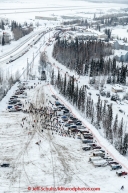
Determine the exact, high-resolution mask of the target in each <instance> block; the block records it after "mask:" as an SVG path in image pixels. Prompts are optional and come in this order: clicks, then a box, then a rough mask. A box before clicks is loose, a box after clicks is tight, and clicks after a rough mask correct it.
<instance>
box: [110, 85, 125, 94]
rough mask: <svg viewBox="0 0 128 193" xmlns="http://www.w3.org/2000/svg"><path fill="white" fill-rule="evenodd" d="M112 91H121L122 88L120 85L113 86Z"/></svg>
mask: <svg viewBox="0 0 128 193" xmlns="http://www.w3.org/2000/svg"><path fill="white" fill-rule="evenodd" d="M112 92H114V93H117V92H123V88H122V87H121V86H120V85H116V86H113V87H112Z"/></svg>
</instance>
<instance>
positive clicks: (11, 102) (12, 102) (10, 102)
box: [8, 101, 17, 105]
mask: <svg viewBox="0 0 128 193" xmlns="http://www.w3.org/2000/svg"><path fill="white" fill-rule="evenodd" d="M16 103H17V102H14V101H9V102H8V104H9V105H13V104H16Z"/></svg>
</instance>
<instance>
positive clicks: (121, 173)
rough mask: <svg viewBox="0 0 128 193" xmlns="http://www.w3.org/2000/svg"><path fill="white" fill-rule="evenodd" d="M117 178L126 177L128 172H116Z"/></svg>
mask: <svg viewBox="0 0 128 193" xmlns="http://www.w3.org/2000/svg"><path fill="white" fill-rule="evenodd" d="M116 174H117V176H125V175H127V174H128V173H127V172H116Z"/></svg>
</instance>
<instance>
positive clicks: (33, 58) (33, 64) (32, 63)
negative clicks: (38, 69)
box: [32, 52, 34, 68]
mask: <svg viewBox="0 0 128 193" xmlns="http://www.w3.org/2000/svg"><path fill="white" fill-rule="evenodd" d="M33 66H34V52H33V63H32V68H33Z"/></svg>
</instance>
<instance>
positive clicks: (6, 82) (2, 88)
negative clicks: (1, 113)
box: [0, 69, 19, 100]
mask: <svg viewBox="0 0 128 193" xmlns="http://www.w3.org/2000/svg"><path fill="white" fill-rule="evenodd" d="M18 80H19V71H17V72H16V73H15V74H14V75H11V73H10V72H9V71H6V72H4V71H3V70H2V69H0V100H2V98H3V97H4V96H5V95H6V94H7V92H8V91H9V90H10V88H11V87H12V86H13V84H15V83H16V82H17V81H18Z"/></svg>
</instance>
